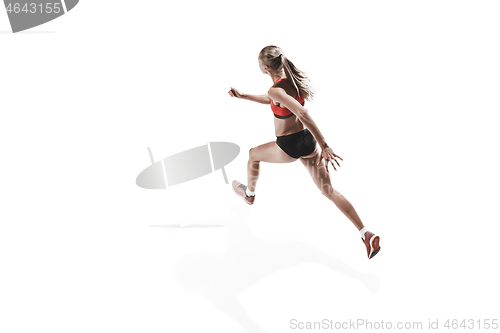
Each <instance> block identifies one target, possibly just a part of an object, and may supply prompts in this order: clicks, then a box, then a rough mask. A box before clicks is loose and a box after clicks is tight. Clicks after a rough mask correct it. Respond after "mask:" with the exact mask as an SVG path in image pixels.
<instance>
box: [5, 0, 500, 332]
mask: <svg viewBox="0 0 500 333" xmlns="http://www.w3.org/2000/svg"><path fill="white" fill-rule="evenodd" d="M499 14H500V4H499V3H498V2H497V1H418V2H417V1H336V2H331V1H321V2H320V1H315V2H310V3H306V2H302V1H301V2H299V1H286V2H285V1H280V2H278V1H252V2H244V3H242V2H239V1H225V2H221V1H215V2H214V1H210V2H209V1H191V2H186V1H184V2H181V1H175V2H173V1H172V2H169V1H136V2H132V1H88V0H87V1H81V2H80V4H78V6H77V7H75V8H74V9H73V10H72V11H71V12H69V13H68V14H67V15H65V16H63V17H61V18H59V19H57V20H54V21H52V22H49V23H47V24H45V25H42V26H39V27H35V28H33V29H31V30H29V31H26V32H22V33H18V34H12V33H11V32H10V25H9V22H8V18H7V14H6V13H5V11H2V10H0V31H1V33H0V45H1V46H0V50H1V52H0V68H1V70H0V111H1V120H0V140H1V141H0V142H1V164H0V170H1V173H0V177H1V178H0V195H1V197H0V198H1V203H0V316H1V317H0V331H1V332H6V333H14V332H72V333H73V332H149V333H152V332H218V333H223V332H268V333H269V332H294V331H299V330H297V329H296V330H293V329H291V328H290V320H291V319H297V320H299V321H303V322H306V321H320V320H322V319H331V320H334V321H348V320H356V319H366V320H371V321H372V322H381V321H382V320H384V322H387V321H391V322H393V323H394V325H395V323H397V322H398V321H411V322H413V321H422V322H423V323H424V328H426V327H427V324H428V320H429V319H432V320H436V319H439V324H440V325H442V324H444V322H445V320H446V319H448V318H449V319H459V320H462V319H475V320H478V319H493V318H497V319H500V318H499V317H498V314H499V306H498V297H499V288H498V280H499V278H500V276H499V273H498V272H499V270H498V248H499V238H498V235H499V231H500V228H499V224H498V223H499V222H500V219H499V216H498V213H497V203H498V200H499V199H500V198H499V194H498V193H499V185H500V184H499V177H498V173H497V170H498V168H499V166H500V165H499V158H498V143H499V134H498V130H497V127H498V119H497V114H498V112H499V107H500V99H499V95H498V93H499V88H500V81H499V77H500V62H499V61H498V59H500V47H499V43H498V41H499V37H500V21H499V20H498V17H499ZM266 45H278V46H280V47H281V48H282V49H283V50H284V52H285V54H286V56H288V58H289V59H291V60H292V61H293V62H294V63H295V65H296V66H297V67H298V68H300V69H302V70H304V71H306V72H307V74H308V75H309V76H310V78H311V81H312V84H313V86H314V88H315V92H316V98H315V101H314V102H310V103H307V104H306V106H307V108H308V110H309V112H310V114H311V115H312V117H313V119H314V120H315V121H316V123H317V124H318V126H319V128H320V130H321V131H322V133H323V134H324V136H325V137H326V139H327V141H328V143H329V144H330V146H331V147H332V148H333V149H334V151H335V152H336V153H337V154H338V155H340V156H341V157H342V158H343V159H344V161H343V162H341V167H340V168H339V170H338V171H337V172H335V171H333V170H332V171H331V176H332V183H333V185H334V187H335V188H336V189H337V190H338V191H340V192H341V193H343V194H344V196H345V197H346V198H347V199H348V200H349V201H351V203H352V204H353V205H354V207H355V208H356V210H357V212H358V214H359V215H360V217H361V219H362V220H363V222H364V223H365V224H366V225H367V227H368V228H369V229H370V230H372V231H374V232H376V233H377V234H379V235H380V236H381V246H382V250H381V251H380V253H379V254H378V255H377V256H376V257H375V258H373V259H372V260H368V259H367V258H366V250H365V247H364V245H363V243H362V242H361V240H360V236H359V233H358V232H357V231H356V229H355V227H354V226H353V225H352V224H351V222H350V221H349V220H348V219H347V218H346V217H345V216H343V215H342V213H341V212H340V211H339V210H338V209H337V208H336V207H335V205H334V204H333V203H332V202H329V201H328V200H327V199H326V198H325V197H324V196H322V195H321V193H320V192H319V190H318V189H317V188H315V186H314V184H313V182H312V181H311V179H310V177H309V175H308V173H307V172H306V170H305V168H304V167H303V166H302V165H301V164H300V162H296V163H293V164H276V165H275V164H266V163H262V164H261V178H260V180H259V183H258V186H257V191H256V194H257V197H256V203H255V205H253V206H247V205H245V203H244V202H243V201H242V200H241V199H239V198H237V197H236V196H234V194H233V193H232V192H231V189H230V186H229V185H226V184H225V183H224V181H223V176H222V174H221V172H220V171H219V172H216V173H213V174H211V175H209V176H206V177H203V178H199V179H197V180H194V181H191V182H188V183H185V184H182V185H177V186H175V187H172V188H170V189H168V190H145V189H142V188H139V187H138V186H136V184H135V179H136V177H137V175H138V174H139V173H140V172H141V171H142V170H143V169H144V168H146V167H147V166H148V165H149V164H150V163H151V162H150V159H149V155H148V151H147V147H151V149H152V151H153V155H154V157H155V159H157V160H158V159H161V158H164V157H167V156H170V155H172V154H175V153H178V152H181V151H184V150H186V149H189V148H193V147H197V146H200V145H203V144H205V143H206V142H208V141H228V142H234V143H236V144H238V145H239V146H240V147H241V152H240V155H239V156H238V157H237V158H236V160H235V161H234V162H232V163H231V164H230V165H228V166H227V167H226V172H227V174H228V177H229V179H230V181H231V180H233V179H237V180H240V181H242V182H245V180H246V163H247V158H248V150H249V149H250V148H251V147H254V146H257V145H260V144H262V143H265V142H269V141H273V140H274V139H275V137H274V128H273V116H272V112H271V110H270V108H269V106H264V105H260V104H256V103H251V102H248V101H243V100H237V99H231V98H230V97H229V96H228V94H227V91H228V90H229V87H230V86H234V87H236V88H238V89H239V90H241V91H243V92H246V93H255V94H263V93H265V92H266V91H267V89H268V88H269V87H270V85H271V84H272V81H271V79H270V78H269V77H268V76H266V75H263V74H261V72H260V70H259V68H258V63H257V56H258V53H259V51H260V50H261V49H262V48H263V47H264V46H266ZM178 225H184V226H185V225H198V226H207V227H206V228H201V227H198V228H180V227H175V226H178ZM165 226H170V227H165ZM172 226H174V227H172ZM208 226H214V227H208ZM216 226H221V227H216ZM259 327H260V328H259ZM441 327H442V326H441ZM476 327H477V323H476ZM309 331H311V330H309ZM358 331H362V330H358ZM379 331H382V330H379ZM392 331H396V330H392ZM421 331H425V330H421ZM469 331H471V330H469ZM489 331H491V330H489Z"/></svg>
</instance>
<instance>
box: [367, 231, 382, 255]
mask: <svg viewBox="0 0 500 333" xmlns="http://www.w3.org/2000/svg"><path fill="white" fill-rule="evenodd" d="M379 243H380V237H379V236H374V237H373V238H372V239H370V248H371V251H370V256H369V259H371V258H373V257H375V255H376V254H377V253H378V251H380V249H381V247H380V244H379Z"/></svg>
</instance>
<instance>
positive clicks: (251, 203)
mask: <svg viewBox="0 0 500 333" xmlns="http://www.w3.org/2000/svg"><path fill="white" fill-rule="evenodd" d="M231 188H232V189H233V193H234V194H236V195H237V196H238V197H240V198H242V199H243V201H245V202H246V203H247V204H249V205H253V202H248V201H247V199H245V198H244V197H243V196H242V195H241V194H239V193H238V192H236V190H235V189H234V187H232V186H231Z"/></svg>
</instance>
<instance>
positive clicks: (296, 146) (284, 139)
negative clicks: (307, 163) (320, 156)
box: [276, 128, 316, 158]
mask: <svg viewBox="0 0 500 333" xmlns="http://www.w3.org/2000/svg"><path fill="white" fill-rule="evenodd" d="M276 144H277V145H278V146H279V147H280V148H281V149H282V150H283V151H284V152H285V153H287V154H288V155H289V156H291V157H293V158H299V157H301V156H307V155H309V154H311V153H312V152H313V151H314V149H315V148H316V139H315V138H314V136H313V135H312V134H311V132H309V130H308V129H307V128H304V129H303V130H302V131H300V132H296V133H293V134H288V135H282V136H277V137H276Z"/></svg>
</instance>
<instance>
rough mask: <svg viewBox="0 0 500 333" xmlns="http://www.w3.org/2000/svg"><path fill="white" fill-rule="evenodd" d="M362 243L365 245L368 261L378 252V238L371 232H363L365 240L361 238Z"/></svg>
mask: <svg viewBox="0 0 500 333" xmlns="http://www.w3.org/2000/svg"><path fill="white" fill-rule="evenodd" d="M361 240H362V241H363V243H365V245H366V252H367V254H368V259H371V258H373V257H374V256H375V255H376V254H377V253H378V251H380V237H379V236H375V234H374V233H373V232H370V231H367V232H365V239H364V240H363V238H361Z"/></svg>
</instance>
